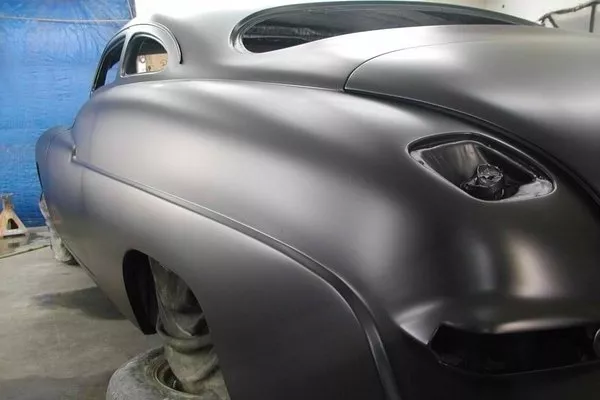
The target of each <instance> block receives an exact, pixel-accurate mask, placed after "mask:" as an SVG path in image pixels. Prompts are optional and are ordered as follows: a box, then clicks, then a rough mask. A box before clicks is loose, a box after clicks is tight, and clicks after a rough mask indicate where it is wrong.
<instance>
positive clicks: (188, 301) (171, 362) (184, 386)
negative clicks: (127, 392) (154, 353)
mask: <svg viewBox="0 0 600 400" xmlns="http://www.w3.org/2000/svg"><path fill="white" fill-rule="evenodd" d="M150 268H151V270H152V275H153V278H154V286H155V290H156V298H157V304H158V321H157V325H156V331H157V333H158V335H159V336H160V337H161V339H162V341H163V343H164V358H165V360H166V361H167V363H168V367H169V369H168V370H169V371H172V372H171V373H170V375H169V374H167V375H165V374H162V375H159V376H170V378H169V379H171V378H172V381H173V382H175V383H174V384H175V386H176V388H178V389H179V390H181V391H184V392H186V393H190V394H198V395H205V394H206V393H213V394H214V395H216V396H218V397H217V398H218V399H223V400H225V399H229V396H228V393H227V389H226V386H225V382H224V381H223V376H222V374H221V370H220V368H219V360H218V357H217V354H216V351H215V349H214V346H213V343H212V340H211V337H210V331H209V327H208V323H207V321H206V318H205V316H204V311H203V310H202V308H201V307H200V305H199V303H198V301H197V300H196V297H195V296H194V294H193V293H192V291H191V290H190V288H189V287H188V286H187V284H186V283H185V282H184V281H183V280H182V279H181V278H180V277H179V276H177V275H176V274H175V273H173V272H172V271H170V270H168V269H167V268H165V267H163V266H162V265H161V264H160V263H159V262H157V261H156V260H153V259H150ZM163 371H166V370H164V369H163ZM169 386H171V387H173V386H172V385H169Z"/></svg>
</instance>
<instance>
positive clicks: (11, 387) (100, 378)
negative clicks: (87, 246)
mask: <svg viewBox="0 0 600 400" xmlns="http://www.w3.org/2000/svg"><path fill="white" fill-rule="evenodd" d="M0 304H1V307H0V399H2V400H16V399H18V400H40V399H47V400H54V399H61V400H67V399H69V400H70V399H77V400H80V399H83V400H96V399H98V400H99V399H104V398H105V391H106V385H107V383H108V380H109V378H110V376H111V374H112V373H113V372H114V370H115V369H116V368H118V367H119V366H120V365H121V364H123V363H124V362H125V361H127V360H128V359H129V358H131V357H133V356H135V355H136V354H138V353H140V352H142V351H144V350H146V349H148V348H150V347H152V346H156V345H157V344H158V340H157V337H147V336H144V335H142V334H141V333H140V332H139V331H138V330H137V329H136V328H135V327H134V326H133V325H132V324H131V323H130V322H129V321H127V320H125V319H124V318H123V317H122V316H121V315H120V314H119V313H118V312H117V311H116V310H115V308H114V307H113V306H112V304H111V303H110V302H109V301H108V300H107V299H106V297H104V295H103V294H102V292H100V290H99V289H98V288H97V287H96V286H95V285H94V283H93V282H92V281H91V280H90V278H88V276H87V275H86V274H85V273H84V272H83V271H82V270H81V269H80V268H79V267H73V266H67V265H62V264H60V263H57V262H55V261H54V259H53V258H52V253H51V251H50V249H49V248H47V247H46V248H43V249H40V250H34V251H30V252H27V253H23V254H18V255H13V256H10V257H7V258H0Z"/></svg>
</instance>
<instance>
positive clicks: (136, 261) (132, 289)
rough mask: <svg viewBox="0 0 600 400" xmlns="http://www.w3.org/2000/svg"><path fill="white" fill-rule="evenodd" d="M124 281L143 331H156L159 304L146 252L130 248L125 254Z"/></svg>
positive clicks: (148, 332)
mask: <svg viewBox="0 0 600 400" xmlns="http://www.w3.org/2000/svg"><path fill="white" fill-rule="evenodd" d="M123 281H124V282H125V289H126V290H127V297H128V298H129V303H130V304H131V308H132V309H133V313H134V315H135V318H136V320H137V322H138V325H139V327H140V329H141V331H142V332H143V333H145V334H147V335H150V334H153V333H156V319H157V315H158V305H157V302H156V293H155V291H154V278H153V277H152V270H151V269H150V261H149V259H148V256H147V255H146V254H144V253H142V252H140V251H137V250H130V251H128V252H127V254H125V257H124V258H123Z"/></svg>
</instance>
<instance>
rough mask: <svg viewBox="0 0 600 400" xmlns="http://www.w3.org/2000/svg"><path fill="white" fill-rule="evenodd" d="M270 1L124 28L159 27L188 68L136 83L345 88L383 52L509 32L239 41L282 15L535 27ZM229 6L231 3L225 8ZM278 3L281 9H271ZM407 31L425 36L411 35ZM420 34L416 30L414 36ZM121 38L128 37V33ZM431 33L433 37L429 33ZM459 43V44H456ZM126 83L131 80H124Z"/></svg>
mask: <svg viewBox="0 0 600 400" xmlns="http://www.w3.org/2000/svg"><path fill="white" fill-rule="evenodd" d="M284 3H286V5H284V6H281V4H282V1H281V0H279V1H277V0H263V1H261V2H260V3H259V4H258V5H257V4H256V3H255V2H253V3H252V4H248V3H244V2H236V3H232V4H228V5H227V6H220V7H216V6H212V7H204V6H202V7H200V6H198V9H197V10H193V11H192V12H190V11H189V9H178V8H176V7H175V8H174V9H170V10H168V11H166V12H164V13H156V14H153V15H150V16H145V17H144V16H142V17H138V18H135V19H133V20H132V21H130V22H129V23H128V24H127V25H126V26H125V27H124V28H123V29H127V28H131V27H135V26H142V25H147V24H150V25H155V26H160V27H164V28H166V29H167V30H169V31H170V32H171V33H172V34H173V36H174V38H175V39H176V41H177V42H178V44H179V47H180V49H181V50H180V51H181V54H180V56H181V57H180V61H183V62H182V63H181V67H180V68H177V69H176V70H177V71H175V69H173V70H169V71H165V73H164V74H163V73H161V74H157V76H146V77H141V78H139V79H138V78H135V79H133V80H129V82H131V81H135V80H159V79H179V78H181V79H190V78H205V79H234V80H257V81H267V82H274V83H288V84H295V85H306V86H316V87H324V88H335V89H339V88H342V87H343V84H344V81H345V79H346V77H347V76H348V73H349V72H351V71H352V70H353V69H354V68H355V67H356V66H358V65H359V64H360V63H361V62H363V61H365V60H367V59H369V58H371V57H375V56H377V55H379V54H382V53H385V52H389V51H394V50H396V49H398V48H406V47H414V46H416V45H422V44H439V43H444V42H447V41H448V40H449V39H448V38H449V37H450V38H452V37H453V35H454V36H456V35H459V36H461V37H466V38H468V37H470V35H476V34H480V33H482V32H494V34H497V32H498V31H499V32H502V31H503V30H506V27H502V26H498V27H496V26H483V25H481V26H480V25H472V26H461V25H458V26H459V27H460V29H457V28H456V26H428V27H408V28H396V29H385V30H371V31H365V32H361V33H355V34H352V38H345V37H344V36H349V35H342V36H336V37H332V38H328V39H324V40H317V41H314V42H309V43H306V44H304V45H301V46H293V47H289V48H284V49H281V50H277V51H270V52H265V53H259V54H256V53H251V52H249V51H247V50H245V49H244V48H243V46H241V45H240V44H239V43H236V37H237V35H238V34H239V32H241V31H243V30H244V29H245V27H246V26H248V25H252V24H253V23H254V22H255V21H261V20H264V19H265V18H267V17H269V16H272V15H277V14H278V13H281V12H287V11H290V10H291V11H293V10H298V9H302V8H306V7H329V6H333V5H335V6H360V5H365V6H368V7H373V6H379V5H382V6H385V5H388V6H389V5H402V6H406V7H410V6H411V5H414V6H423V7H424V6H427V7H443V8H446V9H457V10H469V11H472V12H476V13H477V14H478V15H482V16H488V17H490V18H495V19H496V18H497V19H501V20H505V21H506V22H507V23H509V24H518V25H532V23H531V22H530V21H525V20H521V19H518V18H514V17H510V16H507V15H504V14H499V13H494V12H490V11H486V10H479V9H475V8H470V7H462V6H455V5H448V4H436V3H430V2H408V1H364V0H355V1H347V0H346V1H333V2H332V1H330V2H298V1H291V0H290V1H288V0H286V1H284ZM226 4H227V3H226ZM269 5H277V7H269ZM407 30H413V31H412V32H413V33H414V32H417V33H418V32H420V33H418V34H417V35H412V34H408V35H407V33H408V32H410V31H407ZM414 30H417V31H414ZM121 32H122V31H121ZM425 32H426V34H425ZM453 40H457V39H456V38H454V39H453ZM123 83H125V82H123Z"/></svg>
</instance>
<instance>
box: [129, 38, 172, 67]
mask: <svg viewBox="0 0 600 400" xmlns="http://www.w3.org/2000/svg"><path fill="white" fill-rule="evenodd" d="M168 61H169V57H168V54H167V50H165V48H164V46H163V45H162V44H160V42H159V41H158V40H156V39H154V38H152V37H150V36H148V35H145V34H139V35H136V36H134V37H133V38H132V39H131V41H130V42H129V45H128V46H127V55H126V57H125V74H126V75H135V74H145V73H148V72H160V71H162V70H164V69H165V68H166V67H167V63H168Z"/></svg>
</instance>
